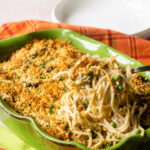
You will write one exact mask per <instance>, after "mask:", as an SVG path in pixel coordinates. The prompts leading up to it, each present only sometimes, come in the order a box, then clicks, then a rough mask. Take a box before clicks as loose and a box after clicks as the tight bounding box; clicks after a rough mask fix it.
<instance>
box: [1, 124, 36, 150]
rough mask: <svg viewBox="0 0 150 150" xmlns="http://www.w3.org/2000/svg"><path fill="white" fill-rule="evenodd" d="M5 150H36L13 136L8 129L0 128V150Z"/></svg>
mask: <svg viewBox="0 0 150 150" xmlns="http://www.w3.org/2000/svg"><path fill="white" fill-rule="evenodd" d="M1 148H2V149H6V150H36V149H35V148H33V147H31V146H29V145H27V144H26V143H24V142H23V141H21V140H20V139H19V138H18V137H17V136H16V135H14V134H13V133H12V132H11V131H10V130H9V129H7V128H5V127H3V126H0V149H1Z"/></svg>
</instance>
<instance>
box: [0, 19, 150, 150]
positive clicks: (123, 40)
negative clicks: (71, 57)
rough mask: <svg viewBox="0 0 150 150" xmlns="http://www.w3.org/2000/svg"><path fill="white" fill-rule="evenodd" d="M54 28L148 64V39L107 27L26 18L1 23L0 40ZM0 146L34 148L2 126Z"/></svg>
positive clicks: (10, 148) (16, 149)
mask: <svg viewBox="0 0 150 150" xmlns="http://www.w3.org/2000/svg"><path fill="white" fill-rule="evenodd" d="M55 28H64V29H71V30H74V31H76V32H79V33H81V34H84V35H86V36H89V37H91V38H93V39H95V40H97V41H101V42H103V43H105V44H107V45H110V46H112V47H113V48H115V49H117V50H119V51H121V52H123V53H125V54H127V55H129V56H130V57H132V58H135V59H137V60H139V61H141V62H143V63H144V64H146V65H150V41H147V40H143V39H140V38H138V37H135V36H132V35H126V34H123V33H120V32H116V31H112V30H108V29H101V28H92V27H83V26H74V25H68V24H62V23H59V24H58V23H52V22H46V21H38V20H26V21H21V22H13V23H6V24H3V25H2V26H1V27H0V40H2V39H5V38H9V37H12V36H15V35H19V34H23V33H29V32H33V31H37V30H43V29H55ZM0 147H1V148H5V149H7V150H35V149H34V148H31V147H29V146H28V145H26V144H25V143H23V142H22V141H21V140H20V139H18V138H17V137H15V135H14V134H12V133H11V132H10V131H9V130H8V129H5V128H4V127H0ZM0 150H1V149H0Z"/></svg>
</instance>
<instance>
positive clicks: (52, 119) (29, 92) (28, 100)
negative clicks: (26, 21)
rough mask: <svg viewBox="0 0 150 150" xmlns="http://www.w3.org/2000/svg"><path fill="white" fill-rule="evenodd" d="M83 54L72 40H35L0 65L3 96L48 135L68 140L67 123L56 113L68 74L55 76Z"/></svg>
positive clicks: (0, 83)
mask: <svg viewBox="0 0 150 150" xmlns="http://www.w3.org/2000/svg"><path fill="white" fill-rule="evenodd" d="M82 55H83V53H82V52H81V51H79V50H76V49H75V48H74V47H73V46H72V45H71V44H70V43H69V41H63V40H60V39H57V40H33V41H32V42H30V43H29V44H26V45H25V46H24V47H23V48H21V49H19V50H17V51H16V52H14V53H13V54H12V56H11V57H10V59H9V60H8V61H4V62H3V63H1V64H0V96H1V98H2V99H4V101H5V102H6V103H7V104H9V105H10V106H11V107H12V108H13V109H15V111H16V112H18V113H20V114H22V115H25V116H32V117H34V118H35V119H36V121H37V122H38V124H39V125H40V126H41V127H42V128H43V129H44V130H45V131H46V132H48V133H49V134H51V135H53V136H55V137H57V138H60V139H64V140H65V139H68V138H69V136H71V133H69V132H66V130H68V129H67V122H65V121H64V119H63V115H62V114H60V115H58V114H57V111H58V110H59V107H60V98H61V97H62V95H63V94H64V93H65V92H66V91H67V86H66V85H65V80H66V78H67V76H66V75H63V76H60V77H59V78H58V79H56V80H53V79H52V77H53V76H54V75H55V74H57V73H58V72H60V71H65V70H68V69H69V68H71V67H72V66H73V65H74V64H75V62H76V61H77V60H78V59H79V58H80V57H81V56H82ZM61 118H62V120H61Z"/></svg>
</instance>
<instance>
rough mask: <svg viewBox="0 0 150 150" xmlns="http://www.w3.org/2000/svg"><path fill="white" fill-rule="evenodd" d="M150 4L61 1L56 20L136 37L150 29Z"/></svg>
mask: <svg viewBox="0 0 150 150" xmlns="http://www.w3.org/2000/svg"><path fill="white" fill-rule="evenodd" d="M149 18H150V0H59V1H58V2H57V4H56V5H55V6H54V7H53V11H52V20H53V21H55V22H62V23H68V24H74V25H82V26H92V27H99V28H108V29H112V30H116V31H120V32H123V33H126V34H136V33H138V32H141V31H144V30H146V29H148V28H149V27H150V19H149Z"/></svg>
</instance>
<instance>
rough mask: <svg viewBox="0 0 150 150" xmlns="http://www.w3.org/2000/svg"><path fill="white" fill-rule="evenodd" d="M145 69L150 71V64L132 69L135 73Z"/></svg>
mask: <svg viewBox="0 0 150 150" xmlns="http://www.w3.org/2000/svg"><path fill="white" fill-rule="evenodd" d="M144 71H150V65H149V66H143V67H139V68H134V69H132V72H133V73H137V72H144Z"/></svg>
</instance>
